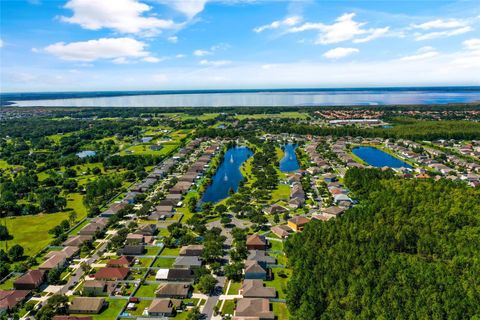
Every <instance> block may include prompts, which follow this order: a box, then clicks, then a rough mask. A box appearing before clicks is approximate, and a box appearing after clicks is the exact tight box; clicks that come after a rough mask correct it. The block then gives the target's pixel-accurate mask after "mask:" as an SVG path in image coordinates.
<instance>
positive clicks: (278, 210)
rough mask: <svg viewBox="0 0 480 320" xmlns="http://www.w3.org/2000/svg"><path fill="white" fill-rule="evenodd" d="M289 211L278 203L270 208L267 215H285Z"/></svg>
mask: <svg viewBox="0 0 480 320" xmlns="http://www.w3.org/2000/svg"><path fill="white" fill-rule="evenodd" d="M287 211H288V209H287V208H285V207H283V206H281V205H279V204H277V203H274V204H272V205H271V206H270V207H268V208H267V209H266V210H265V213H266V214H276V213H284V212H287Z"/></svg>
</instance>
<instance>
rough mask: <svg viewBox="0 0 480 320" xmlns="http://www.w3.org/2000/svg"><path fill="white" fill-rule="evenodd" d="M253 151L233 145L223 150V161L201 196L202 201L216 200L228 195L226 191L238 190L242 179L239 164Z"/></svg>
mask: <svg viewBox="0 0 480 320" xmlns="http://www.w3.org/2000/svg"><path fill="white" fill-rule="evenodd" d="M252 154H253V152H252V151H251V150H250V149H248V148H247V147H233V148H230V149H228V150H227V152H225V156H224V158H223V162H222V163H221V164H220V166H219V167H218V168H217V172H216V173H215V175H214V176H213V178H212V183H211V184H210V185H209V186H208V187H207V189H206V190H205V192H204V193H203V196H202V202H213V203H215V202H218V201H220V200H222V199H225V198H227V197H228V196H229V194H228V191H229V190H230V189H233V191H235V192H236V191H237V190H238V186H239V184H240V181H242V180H243V179H244V177H243V175H242V173H241V172H240V167H241V165H242V164H243V163H244V162H245V161H246V160H247V159H248V158H250V157H251V156H252Z"/></svg>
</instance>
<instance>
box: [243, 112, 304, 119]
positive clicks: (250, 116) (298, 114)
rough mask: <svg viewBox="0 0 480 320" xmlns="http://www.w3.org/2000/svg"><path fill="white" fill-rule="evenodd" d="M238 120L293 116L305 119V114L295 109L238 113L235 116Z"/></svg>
mask: <svg viewBox="0 0 480 320" xmlns="http://www.w3.org/2000/svg"><path fill="white" fill-rule="evenodd" d="M235 118H237V119H238V120H244V119H272V118H293V119H306V118H307V114H306V113H301V112H297V111H293V112H280V113H272V114H269V113H265V114H239V115H237V116H235Z"/></svg>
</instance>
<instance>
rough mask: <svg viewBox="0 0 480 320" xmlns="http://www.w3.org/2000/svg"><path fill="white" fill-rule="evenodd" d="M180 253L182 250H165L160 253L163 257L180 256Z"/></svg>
mask: <svg viewBox="0 0 480 320" xmlns="http://www.w3.org/2000/svg"><path fill="white" fill-rule="evenodd" d="M179 253H180V248H163V250H162V252H161V253H160V255H161V256H178V255H179Z"/></svg>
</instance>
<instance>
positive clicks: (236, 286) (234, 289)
mask: <svg viewBox="0 0 480 320" xmlns="http://www.w3.org/2000/svg"><path fill="white" fill-rule="evenodd" d="M241 286H242V283H241V282H234V281H231V282H230V288H228V292H227V294H238V290H240V287H241Z"/></svg>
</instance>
